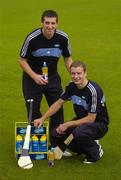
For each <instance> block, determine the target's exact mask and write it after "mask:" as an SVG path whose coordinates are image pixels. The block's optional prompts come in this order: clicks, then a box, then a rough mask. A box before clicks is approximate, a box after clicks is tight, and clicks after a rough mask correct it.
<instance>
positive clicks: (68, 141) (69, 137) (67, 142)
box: [64, 133, 74, 146]
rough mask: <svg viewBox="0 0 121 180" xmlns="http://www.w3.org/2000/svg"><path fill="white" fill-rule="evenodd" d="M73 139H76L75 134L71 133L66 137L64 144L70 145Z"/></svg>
mask: <svg viewBox="0 0 121 180" xmlns="http://www.w3.org/2000/svg"><path fill="white" fill-rule="evenodd" d="M73 139H74V136H73V134H72V133H71V134H70V135H69V136H68V137H67V138H66V139H65V141H64V144H65V145H67V146H68V145H69V144H70V143H71V141H72V140H73Z"/></svg>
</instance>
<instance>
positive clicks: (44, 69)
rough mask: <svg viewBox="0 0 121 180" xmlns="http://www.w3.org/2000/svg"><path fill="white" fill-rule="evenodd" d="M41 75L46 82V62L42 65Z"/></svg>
mask: <svg viewBox="0 0 121 180" xmlns="http://www.w3.org/2000/svg"><path fill="white" fill-rule="evenodd" d="M42 75H43V78H44V79H45V80H48V67H47V63H46V62H44V63H43V67H42Z"/></svg>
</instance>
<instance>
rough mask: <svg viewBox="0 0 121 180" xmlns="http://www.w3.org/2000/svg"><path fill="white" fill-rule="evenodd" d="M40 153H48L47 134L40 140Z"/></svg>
mask: <svg viewBox="0 0 121 180" xmlns="http://www.w3.org/2000/svg"><path fill="white" fill-rule="evenodd" d="M40 151H41V152H46V151H47V137H46V135H45V134H44V135H43V136H41V138H40Z"/></svg>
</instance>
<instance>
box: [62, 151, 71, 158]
mask: <svg viewBox="0 0 121 180" xmlns="http://www.w3.org/2000/svg"><path fill="white" fill-rule="evenodd" d="M63 156H64V157H70V156H72V154H71V153H70V152H69V151H64V152H63Z"/></svg>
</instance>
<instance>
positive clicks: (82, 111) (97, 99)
mask: <svg viewBox="0 0 121 180" xmlns="http://www.w3.org/2000/svg"><path fill="white" fill-rule="evenodd" d="M60 98H61V99H63V100H65V101H66V100H71V101H72V103H73V106H74V111H75V114H76V116H77V118H83V117H85V116H87V115H88V113H96V121H102V122H106V123H108V122H109V117H108V113H107V108H106V103H105V97H104V94H103V91H102V89H101V88H100V86H99V85H98V84H96V83H95V82H93V81H90V80H89V81H88V84H87V85H86V86H85V87H84V88H83V89H78V88H77V86H76V85H75V84H74V83H73V82H70V83H69V85H68V86H66V90H65V92H64V93H63V94H62V95H61V97H60Z"/></svg>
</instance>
